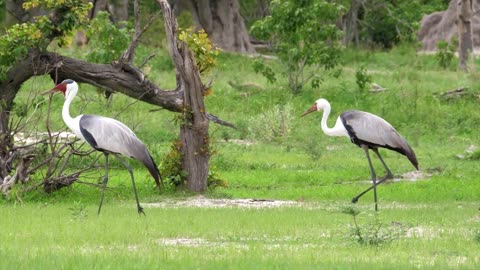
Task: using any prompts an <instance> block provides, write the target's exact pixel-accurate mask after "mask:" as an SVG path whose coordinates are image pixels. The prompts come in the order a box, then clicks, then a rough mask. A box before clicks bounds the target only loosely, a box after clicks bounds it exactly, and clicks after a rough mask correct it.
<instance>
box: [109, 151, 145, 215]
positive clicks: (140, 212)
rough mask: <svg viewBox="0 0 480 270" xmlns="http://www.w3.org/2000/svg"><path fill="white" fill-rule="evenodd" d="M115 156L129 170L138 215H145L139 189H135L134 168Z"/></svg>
mask: <svg viewBox="0 0 480 270" xmlns="http://www.w3.org/2000/svg"><path fill="white" fill-rule="evenodd" d="M114 155H115V157H116V158H117V159H118V160H120V162H121V163H122V164H123V166H125V168H127V170H128V172H129V173H130V177H131V178H132V186H133V192H134V193H135V200H136V201H137V211H138V214H143V215H145V212H143V208H142V207H141V206H140V203H139V201H138V195H137V188H136V187H135V180H134V179H133V171H132V167H131V166H130V164H128V163H127V162H125V161H124V160H123V159H122V158H121V157H120V156H119V155H118V154H114Z"/></svg>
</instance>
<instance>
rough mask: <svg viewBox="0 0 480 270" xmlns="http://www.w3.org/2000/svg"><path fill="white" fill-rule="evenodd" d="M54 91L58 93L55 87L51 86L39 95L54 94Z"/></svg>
mask: <svg viewBox="0 0 480 270" xmlns="http://www.w3.org/2000/svg"><path fill="white" fill-rule="evenodd" d="M55 93H58V90H57V89H55V88H52V89H50V90H48V91H45V92H43V93H41V95H42V96H43V95H50V94H55Z"/></svg>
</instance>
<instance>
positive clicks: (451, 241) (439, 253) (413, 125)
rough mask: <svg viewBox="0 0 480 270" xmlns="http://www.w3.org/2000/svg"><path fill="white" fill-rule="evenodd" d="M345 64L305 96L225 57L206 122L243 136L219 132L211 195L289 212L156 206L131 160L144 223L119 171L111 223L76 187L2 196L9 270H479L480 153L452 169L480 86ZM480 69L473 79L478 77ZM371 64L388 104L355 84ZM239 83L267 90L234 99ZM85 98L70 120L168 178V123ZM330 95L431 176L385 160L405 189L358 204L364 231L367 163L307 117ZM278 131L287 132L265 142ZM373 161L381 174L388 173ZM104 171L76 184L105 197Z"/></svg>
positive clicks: (159, 68) (29, 89)
mask: <svg viewBox="0 0 480 270" xmlns="http://www.w3.org/2000/svg"><path fill="white" fill-rule="evenodd" d="M139 52H140V53H142V52H145V54H148V52H147V50H145V49H142V48H140V51H139ZM165 57H167V56H166V54H161V56H160V57H157V58H155V59H154V60H153V61H152V63H151V64H150V66H149V67H147V68H148V70H149V74H148V76H149V79H151V80H153V81H155V82H156V83H158V84H159V85H160V86H161V87H163V88H173V86H174V85H175V81H174V72H173V71H172V70H171V64H170V63H169V61H168V60H166V59H165ZM141 58H142V57H139V59H141ZM342 59H343V61H344V65H343V69H342V72H341V74H340V76H339V77H333V76H331V75H330V74H329V73H328V72H321V74H320V75H321V76H323V77H324V82H323V83H322V85H321V86H320V88H319V89H309V88H308V87H307V88H306V89H304V91H303V92H302V93H301V94H298V95H292V94H290V93H289V91H288V90H287V89H286V88H285V87H284V85H285V84H286V83H285V81H283V80H280V81H278V82H277V83H275V84H268V83H267V82H266V81H265V79H264V78H263V77H261V76H260V75H257V74H255V73H254V72H253V71H252V60H250V59H247V58H244V57H242V56H238V55H228V54H222V55H221V56H220V59H219V64H218V68H217V70H216V71H215V72H214V74H213V75H212V76H211V77H212V78H213V79H214V84H213V90H214V92H213V95H211V96H209V97H207V98H206V103H207V109H208V110H209V112H211V113H213V114H215V115H218V116H219V117H221V118H223V119H225V120H227V121H230V122H232V123H234V124H236V125H237V127H238V129H236V130H233V129H228V128H225V127H221V126H218V125H214V124H212V125H211V136H212V141H213V146H214V148H215V150H216V154H215V155H214V156H212V159H211V169H212V171H214V172H215V173H217V174H218V175H219V176H220V177H221V178H222V179H224V180H225V181H226V182H227V183H228V186H227V187H226V188H216V189H214V190H209V191H208V192H206V193H205V194H204V196H205V197H207V198H211V199H236V198H254V199H259V200H286V201H292V202H293V203H292V204H291V205H289V206H279V207H267V208H252V207H202V206H185V205H179V202H182V201H184V200H188V199H191V198H192V196H194V195H193V194H190V193H189V192H184V191H173V190H167V191H165V192H164V193H162V194H160V195H159V194H158V193H157V192H156V191H155V188H154V182H153V180H152V179H151V177H149V175H148V172H147V171H146V170H144V169H143V168H142V167H141V166H140V165H139V164H138V163H135V162H133V161H132V165H133V166H134V169H135V177H136V179H137V187H138V190H139V197H140V201H141V203H142V204H144V206H145V212H146V217H143V216H140V217H139V216H138V215H137V213H136V210H135V203H134V197H133V194H132V190H131V184H130V179H129V178H128V173H126V172H125V171H124V170H122V169H121V167H120V165H119V164H117V163H115V162H113V163H112V165H113V170H112V172H111V174H110V177H111V181H110V182H109V189H108V190H107V192H106V195H105V201H104V206H103V208H102V214H101V215H100V216H97V215H96V210H97V204H98V200H99V195H100V191H99V189H98V188H95V187H92V186H91V185H85V184H80V183H79V184H75V185H73V186H72V187H70V188H65V189H62V190H60V191H58V192H56V193H54V194H51V195H47V194H44V193H43V192H42V191H41V190H36V191H33V192H29V193H22V192H21V191H22V188H21V187H20V186H18V187H17V188H15V190H14V191H13V192H12V194H15V195H16V196H17V199H15V196H12V198H11V199H10V200H6V199H1V200H0V213H1V218H0V227H1V228H2V229H1V230H0V242H1V245H0V258H2V260H0V268H1V269H13V268H15V269H52V268H62V269H152V268H155V269H194V268H195V269H253V268H255V269H258V268H261V269H319V268H320V269H332V268H335V269H372V268H376V269H412V268H420V269H478V267H479V266H480V255H479V254H480V211H479V207H480V176H479V172H480V163H479V162H480V160H479V159H478V156H480V155H475V153H477V154H478V150H477V152H474V155H472V157H471V158H464V159H459V158H458V157H457V155H459V154H462V155H465V151H466V149H467V148H469V147H470V146H471V145H474V146H477V147H478V146H480V132H479V129H480V110H479V104H480V100H479V97H478V93H479V91H480V84H478V75H477V74H476V72H472V73H470V74H466V73H462V72H458V71H455V70H446V71H445V70H441V69H439V68H438V67H437V66H436V64H435V58H434V56H431V55H430V56H428V55H417V54H416V53H415V51H414V49H413V48H411V47H408V46H405V47H399V48H396V49H394V50H393V51H391V52H388V53H387V52H363V51H346V52H345V55H344V56H343V58H342ZM477 62H478V61H475V63H472V67H474V68H475V67H476V69H478V67H477V66H478V64H479V63H477ZM362 66H364V67H365V68H366V70H367V71H368V73H369V74H370V75H371V76H372V80H373V81H374V82H375V83H378V84H380V85H382V86H383V87H385V88H387V90H386V91H385V92H383V93H371V92H369V91H368V90H367V91H360V90H359V89H358V86H357V84H356V82H355V72H356V71H357V70H358V69H359V68H360V67H362ZM277 68H278V67H277ZM319 72H320V71H319ZM207 79H208V78H207ZM229 81H233V82H235V84H242V83H255V84H258V85H260V86H261V89H259V88H238V87H232V86H231V83H229ZM50 87H51V82H50V81H49V80H48V79H47V78H41V77H39V78H35V79H32V80H31V81H29V82H28V83H27V84H25V86H24V89H22V91H21V93H20V95H19V97H18V101H17V102H18V103H22V102H29V100H30V98H31V97H32V96H33V95H34V93H40V92H43V91H44V90H46V89H49V88H50ZM460 87H468V91H469V93H470V94H471V95H469V96H466V97H463V98H458V99H452V100H444V99H443V98H441V97H439V95H438V94H439V93H442V92H445V91H448V90H452V89H456V88H460ZM80 91H81V93H80V94H79V97H77V99H76V100H75V101H74V102H73V105H72V106H73V108H72V110H73V111H75V113H74V112H72V115H76V114H77V112H78V113H80V111H84V112H88V113H94V114H99V115H106V116H115V117H117V118H118V119H120V120H121V121H123V122H125V123H126V124H127V125H129V126H131V127H133V129H134V131H135V132H136V133H137V135H138V137H139V138H141V139H142V140H143V141H145V143H146V144H147V145H148V147H149V149H150V150H151V152H152V155H153V157H154V159H155V160H156V161H157V163H159V164H160V167H161V166H162V165H161V164H163V162H164V160H163V159H164V158H165V155H166V153H167V152H168V150H169V147H170V143H171V141H172V140H174V139H175V138H176V136H177V134H178V127H177V126H176V125H175V124H174V122H173V117H174V114H173V113H171V112H168V111H165V110H160V111H155V112H152V111H151V110H152V109H155V107H153V106H151V105H148V104H144V103H141V102H135V101H133V100H131V99H129V98H127V97H124V96H121V95H119V94H116V95H114V97H113V99H112V101H111V103H110V104H109V105H108V106H106V105H105V101H104V100H103V99H102V98H101V97H100V95H99V94H97V92H96V91H95V90H94V89H93V88H91V87H89V86H87V85H80ZM32 93H33V94H32ZM29 97H30V98H29ZM320 97H324V98H327V99H328V100H329V101H330V102H331V104H332V116H331V120H330V121H329V123H330V125H333V123H334V119H335V118H336V117H337V116H338V115H339V114H340V113H341V112H342V111H343V110H346V109H352V108H355V109H360V110H365V111H370V112H373V113H375V114H378V115H380V116H382V117H384V118H385V119H387V120H388V121H389V122H390V123H392V124H393V125H394V126H395V127H396V128H397V130H398V131H399V132H400V133H401V134H402V135H403V136H404V137H405V138H406V139H407V140H408V141H409V142H410V144H411V145H412V147H413V148H414V150H415V152H416V154H417V157H418V160H419V163H420V168H421V171H420V173H419V175H420V178H419V179H414V180H411V179H409V178H405V177H402V175H404V174H412V172H413V171H414V168H413V166H412V165H411V164H410V163H409V162H408V160H407V159H406V158H405V157H404V156H401V155H399V154H397V153H394V152H390V151H382V152H381V153H382V155H383V156H384V157H385V161H386V162H387V164H389V166H390V168H391V169H392V172H393V173H394V174H395V175H396V177H397V180H395V181H393V182H390V183H387V184H384V185H381V186H379V187H378V196H379V208H380V211H379V212H378V213H374V211H373V196H372V194H367V195H365V196H364V197H362V198H361V199H360V201H359V203H358V208H356V209H354V210H358V211H360V213H359V214H358V215H357V216H356V220H354V219H353V216H352V215H351V214H349V213H348V212H349V211H350V210H352V206H351V205H350V201H351V199H352V197H353V196H355V195H356V194H357V193H359V192H360V191H362V190H363V189H365V188H366V187H368V185H369V184H368V181H367V180H368V178H369V176H370V173H369V170H368V164H367V161H366V159H365V157H364V153H363V151H362V150H361V149H359V148H357V147H356V146H355V145H353V144H351V143H350V142H349V140H348V139H346V138H331V137H328V136H326V135H324V134H323V132H322V131H321V129H320V118H321V114H320V113H316V114H315V113H314V114H311V115H309V116H307V117H304V118H300V117H299V116H300V115H301V113H302V112H303V111H304V110H306V109H308V108H309V107H310V106H311V105H312V104H313V102H314V101H315V100H316V99H318V98H320ZM52 102H53V103H52V109H53V111H52V126H53V128H54V129H55V130H60V129H64V128H65V126H64V124H63V121H62V120H61V116H60V111H61V106H62V104H63V98H61V97H60V96H56V97H54V99H53V101H52ZM39 113H40V115H42V114H43V115H44V114H45V113H46V108H40V109H39ZM40 119H41V120H40V121H39V124H38V126H36V127H34V128H38V129H42V127H44V122H45V117H43V118H42V117H40ZM281 127H285V128H284V129H283V130H281V131H282V132H280V133H279V134H281V135H278V134H277V136H273V137H272V136H271V134H270V133H269V132H268V131H270V130H274V129H279V128H281ZM374 163H375V164H374V165H375V167H376V169H377V170H378V175H382V174H383V170H382V167H381V164H379V162H378V161H377V160H376V159H374ZM101 164H103V163H101ZM102 173H103V170H98V171H92V172H88V173H87V174H85V175H83V176H82V178H81V180H82V182H87V183H94V184H96V183H98V182H99V181H100V180H101V177H102ZM35 177H37V178H38V179H37V180H39V179H40V178H41V175H38V176H35ZM32 181H35V179H33V180H32ZM158 203H160V204H159V205H158ZM355 221H356V222H358V224H357V226H358V228H357V227H356V226H355ZM355 229H357V230H355ZM359 234H360V236H361V237H362V239H363V241H362V239H359Z"/></svg>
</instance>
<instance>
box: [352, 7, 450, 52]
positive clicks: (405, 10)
mask: <svg viewBox="0 0 480 270" xmlns="http://www.w3.org/2000/svg"><path fill="white" fill-rule="evenodd" d="M448 2H449V1H446V0H433V1H431V0H411V1H397V0H387V1H385V0H369V1H365V4H364V5H363V6H362V7H363V8H362V10H361V12H360V13H361V14H359V20H360V28H361V29H360V40H361V42H363V43H364V44H374V45H376V46H381V47H382V48H387V49H388V48H391V47H392V46H394V45H395V44H398V43H399V42H401V41H406V42H412V41H415V40H416V33H417V31H418V28H419V23H420V20H421V19H422V17H423V16H424V15H425V14H429V13H432V12H434V11H439V10H444V9H446V7H447V6H448Z"/></svg>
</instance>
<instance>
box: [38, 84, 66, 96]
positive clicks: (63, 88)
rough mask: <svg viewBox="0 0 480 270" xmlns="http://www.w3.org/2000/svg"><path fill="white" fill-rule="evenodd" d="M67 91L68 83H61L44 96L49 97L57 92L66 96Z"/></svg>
mask: <svg viewBox="0 0 480 270" xmlns="http://www.w3.org/2000/svg"><path fill="white" fill-rule="evenodd" d="M66 91H67V84H66V83H60V84H57V85H55V87H53V88H52V89H50V90H48V91H47V92H45V93H43V94H42V95H48V94H52V93H56V92H62V94H63V95H65V92H66Z"/></svg>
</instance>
